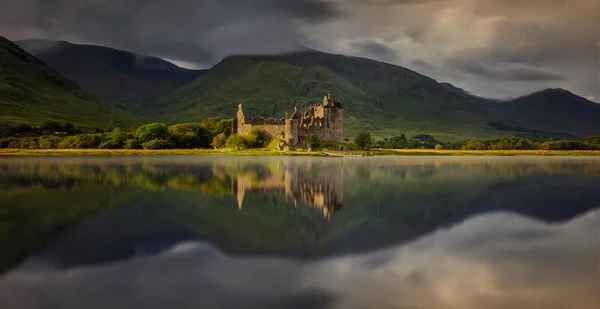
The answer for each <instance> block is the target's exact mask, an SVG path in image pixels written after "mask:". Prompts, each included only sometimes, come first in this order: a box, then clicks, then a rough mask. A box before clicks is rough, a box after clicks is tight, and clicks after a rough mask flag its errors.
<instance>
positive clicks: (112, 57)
mask: <svg viewBox="0 0 600 309" xmlns="http://www.w3.org/2000/svg"><path fill="white" fill-rule="evenodd" d="M17 44H19V45H20V46H21V47H22V48H23V49H24V50H26V51H27V52H29V53H31V54H32V55H34V56H36V57H38V58H40V59H41V60H43V61H44V62H46V64H47V65H48V66H50V67H52V68H54V69H55V70H57V71H58V72H59V73H61V74H62V75H63V76H65V77H67V78H68V79H70V80H72V81H74V82H76V83H77V84H79V85H80V86H81V88H83V90H85V91H87V92H89V93H91V94H94V95H96V96H98V97H99V98H101V99H102V100H105V101H108V102H113V103H117V104H121V105H123V106H126V107H129V108H132V109H135V107H136V106H137V105H139V104H142V103H143V102H146V101H148V100H151V99H155V98H158V97H160V96H163V95H166V94H168V93H170V92H172V91H174V90H175V89H177V88H179V87H182V86H183V85H185V84H187V83H189V82H190V81H192V80H193V79H195V78H196V77H198V76H200V75H202V74H203V73H204V71H203V70H188V69H183V68H180V67H178V66H176V65H174V64H172V63H170V62H168V61H165V60H163V59H160V58H156V57H149V56H142V55H138V54H134V53H131V52H127V51H122V50H117V49H112V48H108V47H103V46H93V45H79V44H73V43H69V42H64V41H46V40H27V41H19V42H17Z"/></svg>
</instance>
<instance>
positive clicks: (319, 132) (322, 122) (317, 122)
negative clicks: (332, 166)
mask: <svg viewBox="0 0 600 309" xmlns="http://www.w3.org/2000/svg"><path fill="white" fill-rule="evenodd" d="M342 120H343V108H342V105H341V103H339V102H336V101H335V100H334V99H333V96H332V95H331V93H330V94H328V95H327V96H325V97H324V98H323V103H322V104H318V105H317V104H314V105H310V106H309V107H308V109H307V110H306V111H305V112H304V114H303V115H301V113H300V112H299V111H298V108H297V107H296V108H294V112H293V113H292V115H291V117H288V116H287V114H286V116H285V118H280V119H273V118H249V117H246V116H245V115H244V111H243V110H242V104H240V105H238V112H237V117H236V118H235V119H234V120H233V134H238V135H245V134H248V133H249V132H250V130H251V129H252V128H258V129H260V130H261V131H262V132H264V134H265V135H267V136H268V137H269V138H272V139H273V138H281V139H282V140H283V141H285V142H286V144H287V145H289V146H296V145H297V144H298V143H299V142H301V141H303V140H304V139H305V138H308V137H312V136H317V137H318V138H319V140H321V141H331V142H342V141H343V139H344V132H343V123H342V122H343V121H342Z"/></svg>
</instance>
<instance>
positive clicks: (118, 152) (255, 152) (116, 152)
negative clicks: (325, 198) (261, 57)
mask: <svg viewBox="0 0 600 309" xmlns="http://www.w3.org/2000/svg"><path fill="white" fill-rule="evenodd" d="M0 155H67V156H75V155H95V156H130V155H131V156H135V155H237V156H284V155H285V156H323V154H322V153H320V152H306V151H289V152H285V151H278V150H262V149H246V150H233V149H161V150H145V149H36V150H32V149H0Z"/></svg>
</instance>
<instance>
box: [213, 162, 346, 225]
mask: <svg viewBox="0 0 600 309" xmlns="http://www.w3.org/2000/svg"><path fill="white" fill-rule="evenodd" d="M215 174H216V173H215ZM261 174H262V175H261ZM231 183H232V189H233V190H232V191H233V193H234V194H235V195H236V196H237V202H238V207H239V209H240V210H242V209H243V204H244V199H245V198H246V196H248V195H250V194H257V195H261V196H265V195H268V194H278V195H284V196H285V198H286V199H291V200H293V201H294V204H295V205H296V206H298V205H299V204H301V203H302V202H304V203H305V205H306V206H308V207H310V208H315V209H320V210H321V211H322V212H323V216H324V217H326V218H327V219H331V216H332V215H333V213H334V212H336V211H338V210H339V209H340V208H341V207H342V205H343V184H344V174H343V170H342V169H328V168H324V166H312V165H310V164H309V165H306V164H296V163H295V162H290V161H287V162H286V161H283V162H279V164H278V165H277V166H273V167H271V168H268V169H267V170H266V171H264V170H263V171H262V173H256V170H254V169H249V170H248V171H247V172H242V173H239V174H237V175H232V177H231Z"/></svg>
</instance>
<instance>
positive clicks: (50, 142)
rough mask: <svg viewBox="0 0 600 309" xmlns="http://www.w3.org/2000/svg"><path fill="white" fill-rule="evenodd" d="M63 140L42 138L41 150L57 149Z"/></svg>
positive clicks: (55, 137)
mask: <svg viewBox="0 0 600 309" xmlns="http://www.w3.org/2000/svg"><path fill="white" fill-rule="evenodd" d="M60 141H61V138H60V137H58V136H42V137H40V140H39V146H40V149H56V148H58V144H59V143H60Z"/></svg>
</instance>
